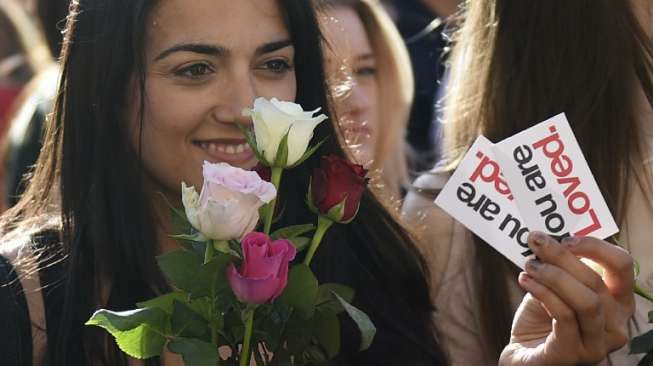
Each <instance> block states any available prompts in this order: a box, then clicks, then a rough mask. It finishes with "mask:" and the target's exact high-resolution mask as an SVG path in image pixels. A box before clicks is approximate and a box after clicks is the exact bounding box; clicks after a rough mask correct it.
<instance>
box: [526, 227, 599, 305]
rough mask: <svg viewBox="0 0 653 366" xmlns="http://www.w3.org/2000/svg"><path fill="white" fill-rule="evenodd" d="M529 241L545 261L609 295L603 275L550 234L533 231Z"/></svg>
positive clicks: (591, 287)
mask: <svg viewBox="0 0 653 366" xmlns="http://www.w3.org/2000/svg"><path fill="white" fill-rule="evenodd" d="M528 243H529V247H531V248H532V250H533V252H534V253H535V255H537V257H538V258H539V259H541V260H542V261H543V262H546V263H551V264H554V265H555V266H557V267H560V268H562V269H563V270H564V271H566V272H567V273H569V274H571V275H572V276H573V277H575V278H576V279H577V280H578V281H580V282H581V283H583V284H584V285H585V286H587V287H589V288H590V289H591V290H593V291H594V292H596V293H598V294H599V296H604V295H609V293H608V289H607V287H606V285H605V283H604V282H603V279H602V278H601V276H600V275H599V274H598V273H596V271H594V270H593V269H592V268H591V267H589V266H587V265H586V264H585V263H583V262H581V261H580V260H579V259H578V257H577V256H576V255H575V254H573V253H572V252H571V251H570V250H569V249H567V248H566V247H565V246H563V245H560V244H558V242H557V241H555V240H554V239H553V238H551V237H550V236H548V235H546V234H544V233H540V232H532V233H531V234H530V235H529V237H528Z"/></svg>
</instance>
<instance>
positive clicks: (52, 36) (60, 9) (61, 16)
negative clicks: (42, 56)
mask: <svg viewBox="0 0 653 366" xmlns="http://www.w3.org/2000/svg"><path fill="white" fill-rule="evenodd" d="M69 5H70V0H38V1H37V4H36V11H37V14H38V17H39V20H40V22H41V26H42V27H43V33H44V34H45V38H46V40H47V41H48V47H49V48H50V52H51V53H52V57H54V58H57V57H59V54H61V44H62V40H63V34H62V32H63V29H64V26H65V24H66V15H68V8H69Z"/></svg>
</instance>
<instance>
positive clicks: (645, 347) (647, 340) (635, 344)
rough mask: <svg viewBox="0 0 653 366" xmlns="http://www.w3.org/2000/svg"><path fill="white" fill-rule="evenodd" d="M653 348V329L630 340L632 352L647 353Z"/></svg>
mask: <svg viewBox="0 0 653 366" xmlns="http://www.w3.org/2000/svg"><path fill="white" fill-rule="evenodd" d="M651 350H653V330H649V331H648V332H646V333H644V334H642V335H639V336H637V337H635V338H633V339H632V340H631V341H630V353H631V354H635V353H647V352H649V351H651Z"/></svg>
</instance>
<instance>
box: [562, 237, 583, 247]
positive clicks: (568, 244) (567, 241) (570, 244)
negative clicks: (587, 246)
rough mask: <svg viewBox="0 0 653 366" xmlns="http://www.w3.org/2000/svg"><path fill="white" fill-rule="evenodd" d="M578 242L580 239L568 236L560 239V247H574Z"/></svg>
mask: <svg viewBox="0 0 653 366" xmlns="http://www.w3.org/2000/svg"><path fill="white" fill-rule="evenodd" d="M578 242H580V239H579V238H578V237H576V236H568V237H566V238H564V239H562V245H564V246H566V247H573V246H574V245H576V244H578Z"/></svg>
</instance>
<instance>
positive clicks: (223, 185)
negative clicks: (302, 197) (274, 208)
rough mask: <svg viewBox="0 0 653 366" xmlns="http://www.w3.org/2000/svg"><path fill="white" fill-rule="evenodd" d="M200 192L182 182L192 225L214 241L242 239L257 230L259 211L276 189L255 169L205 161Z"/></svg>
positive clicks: (275, 193) (184, 198)
mask: <svg viewBox="0 0 653 366" xmlns="http://www.w3.org/2000/svg"><path fill="white" fill-rule="evenodd" d="M203 175H204V185H203V187H202V192H201V194H199V195H198V194H197V191H196V190H195V188H194V187H188V186H186V184H185V183H183V182H182V183H181V189H182V202H183V204H184V209H185V211H186V217H187V218H188V221H189V222H190V224H191V225H192V226H193V227H194V228H195V229H196V230H198V231H199V232H200V233H202V235H204V236H205V237H207V238H209V239H213V240H220V241H222V240H231V239H241V238H242V237H243V236H245V235H246V234H248V233H249V232H251V231H252V230H254V228H255V227H256V224H257V223H258V220H259V213H258V210H259V208H261V206H263V205H264V204H265V203H268V202H270V201H272V200H273V199H274V198H275V197H276V195H277V191H276V189H275V188H274V185H272V184H271V183H268V182H266V181H264V180H262V179H261V178H260V177H259V176H258V174H257V173H256V172H251V171H247V170H243V169H240V168H236V167H232V166H231V165H229V164H225V163H219V164H211V163H209V162H204V166H203Z"/></svg>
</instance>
